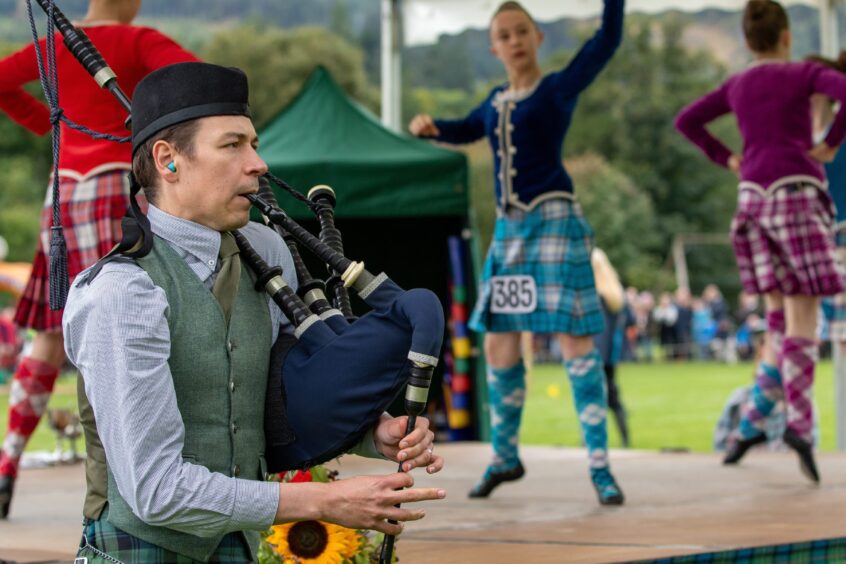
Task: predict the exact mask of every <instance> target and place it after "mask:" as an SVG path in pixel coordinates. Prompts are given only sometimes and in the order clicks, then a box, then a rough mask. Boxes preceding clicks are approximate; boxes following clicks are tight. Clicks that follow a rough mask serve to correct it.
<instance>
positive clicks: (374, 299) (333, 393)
mask: <svg viewBox="0 0 846 564" xmlns="http://www.w3.org/2000/svg"><path fill="white" fill-rule="evenodd" d="M272 178H273V180H274V181H275V182H276V183H277V184H279V185H280V186H282V187H284V188H285V189H287V190H288V191H289V192H290V191H291V188H290V187H288V186H287V185H285V184H284V182H281V181H279V179H276V178H275V177H272ZM324 198H325V199H324ZM249 199H250V201H251V202H252V204H253V206H254V207H256V208H257V209H258V210H259V211H260V212H261V214H262V216H263V217H264V218H265V220H266V223H267V224H269V225H272V226H274V227H275V228H276V231H277V233H279V235H280V236H281V237H282V238H283V239H284V240H285V242H286V243H287V244H288V247H289V249H290V250H291V255H292V258H293V259H294V264H295V268H296V271H297V278H298V280H299V283H300V284H299V288H298V291H297V292H296V293H295V292H294V291H293V290H292V289H291V288H290V287H289V286H287V285H286V284H285V282H284V280H282V277H281V269H279V268H278V267H272V266H270V265H267V264H265V263H264V261H263V260H262V259H261V258H260V257H259V256H258V255H257V254H256V253H255V252H254V251H253V250H252V249H250V248H249V245H248V244H247V242H246V240H245V239H244V237H243V236H241V235H240V234H237V233H236V234H235V238H236V242H237V243H238V246H239V248H240V250H241V257H242V259H243V260H244V261H245V262H246V263H247V264H248V265H249V266H250V268H252V269H253V270H254V271H255V272H256V275H257V282H256V287H257V288H260V289H264V290H265V291H266V292H267V293H268V294H269V295H270V296H271V297H272V298H273V300H274V301H275V302H276V303H277V304H278V305H279V307H280V308H281V309H282V311H283V312H284V313H285V314H286V316H287V317H288V318H289V319H290V320H291V323H292V324H293V325H294V327H295V329H294V336H295V337H296V342H294V343H292V344H291V343H289V346H285V345H282V346H279V347H275V349H276V350H275V354H274V358H273V359H272V362H271V364H272V365H273V366H281V379H280V381H281V389H280V390H279V392H280V393H277V392H276V391H271V393H269V394H268V401H269V402H279V401H280V397H281V399H282V403H284V406H280V405H279V404H278V403H277V405H273V403H269V404H268V409H267V410H266V411H267V415H266V418H267V420H268V424H267V425H266V426H265V429H266V433H267V436H268V444H267V450H266V452H265V457H266V458H267V462H268V470H270V471H272V472H278V471H281V470H290V469H295V468H306V467H309V466H313V465H315V464H320V463H322V462H326V461H327V460H330V459H332V458H335V457H337V456H338V455H340V454H342V453H343V452H345V451H346V450H349V448H350V447H352V446H353V445H354V444H356V443H357V442H358V441H359V440H361V438H362V437H363V436H364V434H365V433H366V432H367V431H368V430H369V429H371V428H372V427H373V426H374V425H375V424H376V422H377V421H378V419H379V417H380V415H381V414H382V413H383V412H384V411H385V410H386V409H387V408H388V407H389V406H390V405H391V403H393V401H394V400H395V399H396V397H397V396H398V395H399V394H400V393H401V392H402V389H403V388H404V387H405V388H406V394H405V408H406V412H407V413H408V415H409V429H413V425H414V418H415V417H416V416H417V415H419V414H420V413H421V412H422V411H423V409H424V408H425V405H426V401H427V397H428V390H429V384H430V382H431V378H432V372H433V370H434V367H435V365H436V364H437V362H438V356H439V354H440V349H441V344H442V340H443V333H444V316H443V309H442V306H441V303H440V301H439V300H438V298H437V296H435V294H434V293H433V292H431V291H429V290H424V289H419V288H418V289H413V290H408V291H406V290H403V289H402V288H400V287H399V286H397V285H396V284H395V283H394V282H393V281H392V280H391V279H390V278H388V277H387V276H386V275H385V274H384V273H383V274H379V275H377V276H374V275H373V274H371V273H370V272H368V271H367V270H365V269H364V265H363V263H360V262H355V261H351V260H349V259H348V258H346V257H344V256H343V255H342V254H341V253H339V252H338V251H336V250H335V249H334V248H332V247H330V246H329V245H328V244H327V243H326V242H324V240H321V239H320V238H317V237H315V236H314V235H312V234H311V233H310V232H308V231H307V230H305V229H304V228H303V227H301V226H300V225H299V224H297V223H296V222H294V221H293V220H292V219H290V218H289V217H288V216H287V214H285V212H283V211H282V210H281V209H279V208H278V207H277V206H276V203H275V198H274V196H273V192H272V191H271V190H270V188H269V186H268V183H267V177H262V178H261V181H260V189H259V194H258V195H250V196H249ZM310 199H311V200H312V201H313V202H312V204H313V205H312V206H310V207H312V208H313V209H315V212H316V213H318V214H319V213H320V212H321V211H323V210H322V208H323V207H325V206H329V207H331V205H332V204H333V203H334V198H333V196H332V191H331V189H330V188H329V187H326V186H324V187H318V188H317V189H316V190H312V191H311V192H310ZM321 200H323V201H321ZM330 200H331V201H330ZM322 223H323V224H324V229H322V230H321V235H324V237H323V239H326V238H327V237H326V235H327V233H326V232H327V231H328V232H329V235H330V237H329V239H330V242H333V246H335V247H338V246H341V238H340V233H339V232H336V231H337V230H334V231H333V229H334V226H333V223H334V222H333V221H332V219H331V217H330V216H328V215H327V214H324V217H323V221H322ZM326 227H328V230H327V229H326ZM296 243H299V244H300V245H302V246H303V247H305V248H307V249H308V250H309V251H310V252H312V253H313V254H315V255H316V256H317V257H318V258H319V259H320V260H322V261H323V262H325V263H327V265H329V266H330V267H331V268H332V270H334V271H335V272H340V273H341V274H340V275H338V277H339V279H340V280H341V286H342V287H343V288H344V289H346V288H352V289H353V290H355V292H356V293H357V294H358V295H359V297H360V298H362V299H363V300H364V302H365V303H366V304H367V305H368V306H369V307H370V308H371V311H369V312H368V313H366V314H365V315H363V316H361V317H359V318H357V319H356V318H353V316H352V313H351V311H349V310H348V311H343V312H342V311H340V310H339V309H337V308H335V307H332V306H331V305H330V304H329V301H328V300H327V299H326V297H325V294H324V283H323V282H322V281H320V280H315V279H314V278H312V277H311V275H310V273H309V272H308V270H307V269H306V267H305V265H304V264H303V262H302V260H301V258H300V256H299V252H298V250H297V246H296ZM334 301H336V303H341V304H343V303H344V300H337V299H336V300H334ZM348 302H349V300H348V298H347V300H346V303H347V304H348ZM344 307H347V306H344ZM282 338H284V337H282ZM276 377H277V376H276V375H274V374H272V375H271V379H273V378H276ZM275 383H276V382H274V381H273V380H271V382H270V386H273V385H274V384H275ZM288 431H290V432H288Z"/></svg>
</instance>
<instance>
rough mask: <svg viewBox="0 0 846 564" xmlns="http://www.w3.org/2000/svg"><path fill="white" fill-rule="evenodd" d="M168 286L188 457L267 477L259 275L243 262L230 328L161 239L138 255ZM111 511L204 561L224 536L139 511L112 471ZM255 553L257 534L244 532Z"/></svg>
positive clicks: (264, 324) (229, 471)
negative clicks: (201, 533) (159, 523)
mask: <svg viewBox="0 0 846 564" xmlns="http://www.w3.org/2000/svg"><path fill="white" fill-rule="evenodd" d="M138 264H139V265H140V266H141V267H142V268H143V269H144V270H146V271H147V273H148V274H149V275H150V277H151V278H152V279H153V283H155V284H156V285H157V286H159V287H160V288H162V289H163V290H164V291H165V295H166V296H167V301H168V306H169V307H168V310H167V314H166V315H167V321H168V325H169V327H170V335H171V346H170V359H169V360H168V365H169V366H170V371H171V373H172V374H173V384H174V387H175V389H176V401H177V404H178V405H179V411H180V413H181V415H182V421H183V422H184V424H185V445H184V448H183V451H182V458H183V459H184V460H185V461H188V462H191V463H193V464H200V465H202V466H205V467H206V468H208V469H209V470H210V471H212V472H219V473H221V474H224V475H226V476H236V477H239V478H244V479H248V480H264V477H265V470H266V467H265V462H264V446H265V440H264V398H265V391H266V388H267V373H268V363H269V358H270V347H271V342H270V340H271V323H270V312H269V311H268V309H267V299H266V297H265V296H264V294H260V293H258V292H257V291H256V290H255V289H254V285H255V276H254V275H253V273H252V271H251V270H250V269H249V268H247V266H246V265H243V266H242V268H241V281H240V284H239V287H238V293H237V295H236V297H235V303H234V307H233V312H232V318H231V320H230V323H229V327H228V328H227V327H226V325H225V321H224V317H223V310H222V309H221V308H220V305H219V304H218V302H217V300H216V299H215V298H214V296H213V295H212V293H211V292H210V291H209V290H208V289H207V288H206V287H205V286H204V285H203V284H202V282H200V280H199V279H198V278H197V276H196V274H194V273H193V272H192V271H191V270H190V269H189V268H188V265H186V264H185V262H184V261H183V260H182V259H181V258H179V256H177V254H176V253H175V252H174V250H173V249H171V248H170V246H169V245H168V244H167V243H166V242H165V241H164V240H162V239H160V238H158V237H156V244H155V245H154V246H153V251H152V252H151V253H150V254H149V255H147V256H146V257H143V258H140V259H138ZM108 497H109V514H108V520H109V522H111V523H112V524H113V525H114V526H116V527H117V528H119V529H122V530H124V531H126V532H127V533H130V534H132V535H135V536H137V537H138V538H140V539H143V540H145V541H147V542H150V543H153V544H155V545H158V546H161V547H163V548H166V549H168V550H172V551H174V552H177V553H179V554H184V555H186V556H189V557H191V558H193V559H195V560H200V561H206V560H208V559H209V557H210V556H211V555H212V554H213V553H214V551H215V549H216V548H217V545H218V544H219V543H220V540H221V539H222V538H223V537H222V536H219V537H215V538H201V537H198V536H194V535H190V534H186V533H182V532H178V531H175V530H172V529H168V528H165V527H154V526H151V525H148V524H146V523H144V522H143V521H141V520H140V519H139V518H138V517H136V516H135V515H134V514H133V513H132V510H131V509H130V508H129V506H128V505H127V503H126V501H124V500H123V499H122V498H121V496H120V494H119V493H118V489H117V485H116V484H115V481H114V476H113V475H112V473H111V470H110V471H109V486H108ZM243 534H244V535H245V537H246V539H247V542H248V544H249V546H250V548H251V550H252V555H253V560H256V559H257V550H258V544H259V533H258V532H257V531H245V532H244V533H243Z"/></svg>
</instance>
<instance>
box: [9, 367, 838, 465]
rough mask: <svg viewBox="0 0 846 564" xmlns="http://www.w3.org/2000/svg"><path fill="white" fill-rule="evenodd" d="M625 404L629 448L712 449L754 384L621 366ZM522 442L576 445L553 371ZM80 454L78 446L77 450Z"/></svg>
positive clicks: (826, 419) (42, 436) (58, 400)
mask: <svg viewBox="0 0 846 564" xmlns="http://www.w3.org/2000/svg"><path fill="white" fill-rule="evenodd" d="M617 371H618V381H619V384H620V388H621V390H622V397H623V402H624V403H625V405H626V409H628V412H629V425H630V434H631V438H632V447H633V448H638V449H651V450H657V449H662V448H686V449H689V450H692V451H700V452H707V451H710V450H711V440H712V436H713V432H714V425H715V424H716V422H717V418H718V417H719V414H720V412H721V410H722V408H723V405H724V403H725V401H726V399H727V398H728V396H729V394H730V393H731V391H732V390H734V389H735V388H736V387H738V386H742V385H744V384H747V383H749V382H751V380H752V373H753V367H752V365H751V364H735V365H726V364H716V363H680V364H673V363H656V364H623V365H620V366H619V367H618V369H617ZM833 385H834V383H833V376H832V365H831V363H830V362H823V363H821V364H820V366H819V367H818V368H817V384H816V404H817V407H818V409H819V415H820V418H821V431H822V449H823V450H834V445H835V436H834V403H833V401H834V400H833V397H834V393H833ZM75 390H76V384H75V380H74V377H73V376H72V375H65V376H63V377H62V378H61V379H60V380H59V382H58V383H57V386H56V391H55V393H54V394H53V398H52V399H51V401H50V406H51V407H65V408H69V407H70V408H74V409H75V405H76V392H75ZM8 396H9V390H8V386H0V429H2V430H3V433H4V434H5V429H6V422H7V418H6V412H7V407H8V402H9V400H8ZM523 421H524V423H523V428H522V442H523V443H524V444H534V445H558V446H577V445H579V444H580V438H579V430H578V421H577V419H576V416H575V413H574V409H573V402H572V398H571V396H570V385H569V383H568V381H567V378H566V376H565V375H564V370H563V368H561V367H560V366H558V365H539V366H536V367H535V368H534V369H533V371H532V373H531V374H530V375H529V397H528V400H527V404H526V409H525V411H524V412H523ZM609 427H610V431H609V432H610V435H611V446H612V447H615V446H619V444H620V441H619V437H618V435H617V431H616V427H615V426H614V425H613V423H612V424H611V425H610V426H609ZM79 446H80V448H82V445H81V444H80V445H79ZM53 448H55V440H54V438H53V435H52V433H51V432H50V430H49V429H48V428H47V426H46V425H45V424H44V423H43V421H42V423H41V424H40V425H39V427H38V429H37V430H36V433H35V435H34V437H33V439H32V441H30V444H29V445H28V447H27V450H52V449H53Z"/></svg>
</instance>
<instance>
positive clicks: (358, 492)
mask: <svg viewBox="0 0 846 564" xmlns="http://www.w3.org/2000/svg"><path fill="white" fill-rule="evenodd" d="M413 485H414V478H412V477H411V474H406V473H404V472H394V473H391V474H388V475H387V476H356V477H354V478H346V479H343V480H337V481H335V482H329V483H328V484H327V483H318V482H305V483H296V484H290V483H289V484H279V507H278V509H277V512H276V518H275V520H274V523H275V524H279V523H287V522H291V521H306V520H317V519H319V520H322V521H329V522H330V523H335V524H337V525H342V526H344V527H347V528H350V529H373V530H376V531H380V532H382V533H385V534H388V535H397V534H399V533H401V532H402V529H403V525H402V522H404V521H417V520H418V519H422V518H423V517H424V516H425V515H426V512H425V511H424V510H423V509H405V508H398V507H394V506H395V505H397V504H407V503H413V502H415V501H426V500H435V499H443V498H444V497H446V491H444V490H443V489H439V488H412V489H404V488H411V486H413ZM388 519H393V520H394V521H399V523H398V524H392V523H388V522H387V520H388Z"/></svg>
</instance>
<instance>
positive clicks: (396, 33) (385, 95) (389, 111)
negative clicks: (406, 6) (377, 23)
mask: <svg viewBox="0 0 846 564" xmlns="http://www.w3.org/2000/svg"><path fill="white" fill-rule="evenodd" d="M401 53H402V16H401V15H400V6H399V0H382V124H383V125H384V126H385V127H388V128H390V129H393V130H394V131H399V130H400V116H401V115H402V108H401V98H400V83H401V80H402V64H401Z"/></svg>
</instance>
